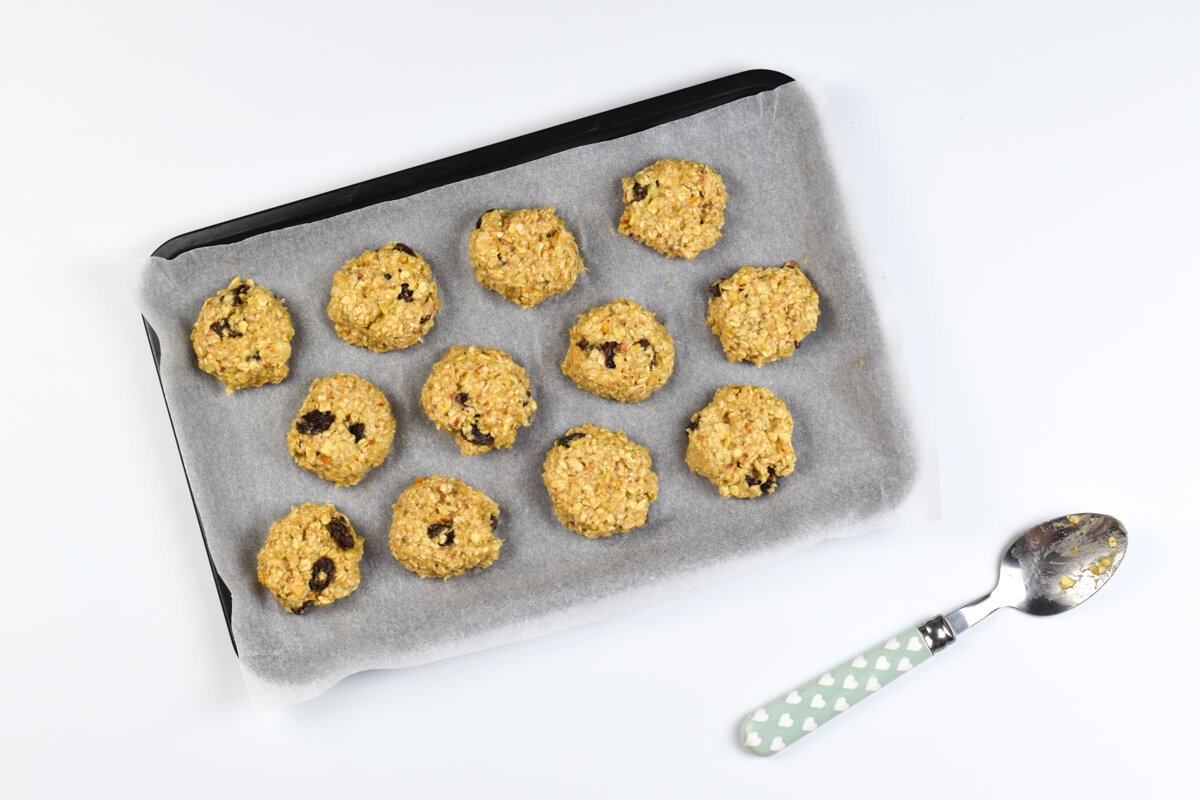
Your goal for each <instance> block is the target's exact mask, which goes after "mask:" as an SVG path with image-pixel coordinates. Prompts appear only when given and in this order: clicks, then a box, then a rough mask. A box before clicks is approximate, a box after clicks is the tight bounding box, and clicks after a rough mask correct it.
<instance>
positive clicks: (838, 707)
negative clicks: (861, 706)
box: [833, 697, 850, 711]
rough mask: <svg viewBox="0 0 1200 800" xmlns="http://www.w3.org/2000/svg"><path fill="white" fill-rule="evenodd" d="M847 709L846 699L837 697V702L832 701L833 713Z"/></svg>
mask: <svg viewBox="0 0 1200 800" xmlns="http://www.w3.org/2000/svg"><path fill="white" fill-rule="evenodd" d="M849 707H850V704H849V703H847V702H846V698H844V697H839V698H838V699H837V700H834V701H833V710H834V711H845V710H846V709H847V708H849Z"/></svg>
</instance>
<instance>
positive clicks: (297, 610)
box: [288, 600, 313, 616]
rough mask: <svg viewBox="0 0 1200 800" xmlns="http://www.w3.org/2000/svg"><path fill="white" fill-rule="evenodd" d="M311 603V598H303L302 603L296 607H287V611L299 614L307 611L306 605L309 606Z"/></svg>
mask: <svg viewBox="0 0 1200 800" xmlns="http://www.w3.org/2000/svg"><path fill="white" fill-rule="evenodd" d="M312 604H313V602H312V600H305V601H304V604H303V605H301V606H297V607H296V608H289V609H288V611H291V612H292V613H293V614H295V615H296V616H300V615H301V614H303V613H304V612H305V611H307V610H308V607H309V606H311V605H312Z"/></svg>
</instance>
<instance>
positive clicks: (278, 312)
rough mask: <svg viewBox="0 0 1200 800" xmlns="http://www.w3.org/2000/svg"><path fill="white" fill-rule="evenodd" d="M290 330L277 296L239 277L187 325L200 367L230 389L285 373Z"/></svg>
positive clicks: (273, 379)
mask: <svg viewBox="0 0 1200 800" xmlns="http://www.w3.org/2000/svg"><path fill="white" fill-rule="evenodd" d="M294 334H295V329H294V328H293V327H292V317H291V315H290V314H288V310H287V308H286V307H285V306H284V304H283V301H282V300H280V299H279V298H277V297H276V296H275V295H274V294H272V293H271V291H270V290H269V289H266V288H265V287H262V286H256V285H255V283H254V281H252V280H250V279H249V278H247V279H246V280H242V279H241V278H240V277H239V278H234V279H233V282H232V283H230V284H229V286H228V288H225V289H222V290H221V291H219V292H217V294H216V296H215V297H210V298H208V299H207V300H205V301H204V306H203V307H202V308H201V309H200V316H198V317H197V318H196V324H195V326H193V328H192V349H193V350H194V351H195V352H196V360H197V363H198V364H199V365H200V369H202V370H204V371H205V372H207V373H208V374H209V375H212V376H213V377H214V378H216V379H217V380H219V381H221V383H223V384H225V393H226V394H232V393H233V392H234V391H235V390H237V389H246V388H248V387H251V386H262V385H263V384H264V383H279V382H280V381H282V380H283V379H284V378H286V377H287V374H288V364H287V362H288V358H289V357H290V356H291V355H292V345H291V341H292V336H293V335H294Z"/></svg>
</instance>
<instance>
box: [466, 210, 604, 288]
mask: <svg viewBox="0 0 1200 800" xmlns="http://www.w3.org/2000/svg"><path fill="white" fill-rule="evenodd" d="M469 251H470V255H471V264H472V265H473V266H474V267H475V277H476V278H478V279H479V282H480V283H482V284H483V285H484V286H486V287H487V288H489V289H491V290H492V291H493V292H498V293H500V294H502V295H504V296H505V297H507V298H508V299H509V300H512V301H513V302H514V303H516V304H517V305H519V306H521V307H522V308H530V307H531V306H535V305H537V304H538V303H540V302H542V301H543V300H545V299H546V298H547V297H552V296H553V295H556V294H562V293H563V292H565V291H567V290H568V289H570V288H571V287H572V286H574V285H575V278H576V277H577V276H578V275H579V273H580V272H582V271H583V259H582V258H580V257H579V246H578V245H576V244H575V237H574V236H572V235H571V232H570V231H568V230H567V226H566V224H565V223H564V222H563V221H562V220H561V219H560V218H559V217H558V215H556V214H555V213H554V208H553V207H550V208H524V209H521V210H519V211H508V210H505V209H495V208H494V209H492V210H491V211H488V212H486V213H484V215H483V216H481V217H480V218H479V222H477V223H476V224H475V230H473V231H471V240H470V245H469Z"/></svg>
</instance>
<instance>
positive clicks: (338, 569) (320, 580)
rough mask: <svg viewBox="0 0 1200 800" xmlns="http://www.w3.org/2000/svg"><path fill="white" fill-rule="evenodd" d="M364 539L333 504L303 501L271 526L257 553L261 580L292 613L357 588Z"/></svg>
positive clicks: (327, 601)
mask: <svg viewBox="0 0 1200 800" xmlns="http://www.w3.org/2000/svg"><path fill="white" fill-rule="evenodd" d="M362 555H363V538H362V537H361V536H359V535H358V534H357V533H355V532H354V526H353V525H351V524H350V520H349V519H347V518H346V516H345V515H344V514H342V513H341V512H339V511H338V510H337V509H336V508H334V507H333V505H332V504H330V503H323V504H320V505H318V504H316V503H305V504H304V505H302V506H297V507H295V508H293V509H292V510H291V512H290V513H289V514H288V515H287V516H286V517H283V518H282V519H277V520H275V521H274V522H273V523H271V530H270V532H269V533H268V534H267V542H266V544H264V545H263V547H262V550H259V551H258V582H259V583H261V584H262V585H263V586H265V587H267V589H269V590H270V591H271V594H273V595H275V599H276V600H278V601H279V605H281V606H283V607H284V608H285V609H287V610H288V611H290V612H292V613H293V614H303V613H304V612H305V611H306V610H308V608H309V606H327V605H329V604H330V603H332V602H333V601H334V600H337V599H339V598H342V597H345V596H346V595H348V594H350V593H351V592H353V591H354V590H355V589H357V588H358V582H359V572H358V562H360V561H361V560H362Z"/></svg>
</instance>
